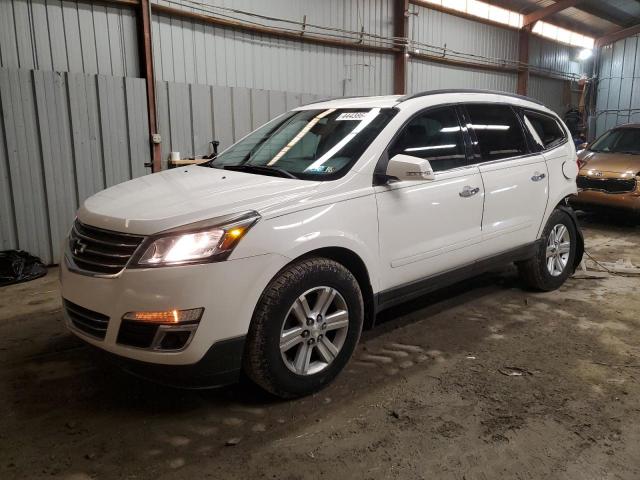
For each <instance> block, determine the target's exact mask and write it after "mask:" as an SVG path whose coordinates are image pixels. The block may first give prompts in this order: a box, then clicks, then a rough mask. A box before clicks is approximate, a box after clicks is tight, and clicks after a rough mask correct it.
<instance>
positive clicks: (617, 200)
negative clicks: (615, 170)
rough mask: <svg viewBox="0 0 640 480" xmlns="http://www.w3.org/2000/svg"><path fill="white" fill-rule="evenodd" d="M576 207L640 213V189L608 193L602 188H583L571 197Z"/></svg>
mask: <svg viewBox="0 0 640 480" xmlns="http://www.w3.org/2000/svg"><path fill="white" fill-rule="evenodd" d="M571 204H572V205H574V206H576V207H581V206H582V207H589V206H594V207H605V208H615V209H622V210H628V211H631V212H636V213H640V189H638V188H636V189H635V190H634V191H632V192H628V193H607V192H604V191H600V190H581V191H580V192H578V195H577V196H574V197H572V198H571Z"/></svg>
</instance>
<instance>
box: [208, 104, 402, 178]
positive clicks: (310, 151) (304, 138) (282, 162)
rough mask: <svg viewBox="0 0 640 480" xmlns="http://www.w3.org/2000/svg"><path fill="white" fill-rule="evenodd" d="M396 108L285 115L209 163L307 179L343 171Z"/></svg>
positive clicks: (291, 113) (308, 111) (306, 111)
mask: <svg viewBox="0 0 640 480" xmlns="http://www.w3.org/2000/svg"><path fill="white" fill-rule="evenodd" d="M395 113H396V111H395V110H393V109H384V108H370V109H353V108H352V109H335V108H329V109H318V110H300V111H293V112H289V113H286V114H284V115H281V116H280V117H278V118H276V119H274V120H272V121H271V122H269V123H267V124H266V125H264V126H262V127H261V128H259V129H258V130H256V131H255V132H253V133H251V134H250V135H248V136H247V137H245V138H244V139H243V140H241V141H240V142H238V143H237V144H235V145H233V146H232V147H231V148H229V149H227V150H225V151H224V152H222V153H221V154H220V155H218V157H217V158H216V159H215V160H213V161H212V162H210V163H209V164H208V165H209V166H212V167H217V168H229V169H233V170H241V171H243V170H244V171H247V172H250V173H259V174H265V175H268V174H270V173H273V172H279V173H280V174H282V175H280V176H287V177H293V178H300V179H305V180H332V179H335V178H339V177H341V176H342V175H344V174H345V173H346V172H347V171H348V170H349V168H351V166H352V165H353V164H354V163H355V162H356V161H357V160H358V158H360V156H361V155H362V153H363V152H364V151H365V149H366V148H367V147H368V146H369V145H370V144H371V142H372V141H373V140H374V139H375V138H376V136H377V135H378V134H379V133H380V131H381V130H382V129H383V128H384V127H385V125H387V123H389V120H391V118H392V117H393V116H394V115H395Z"/></svg>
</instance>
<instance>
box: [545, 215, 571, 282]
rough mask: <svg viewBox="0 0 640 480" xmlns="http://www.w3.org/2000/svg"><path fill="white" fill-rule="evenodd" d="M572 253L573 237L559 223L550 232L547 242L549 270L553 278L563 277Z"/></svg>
mask: <svg viewBox="0 0 640 480" xmlns="http://www.w3.org/2000/svg"><path fill="white" fill-rule="evenodd" d="M570 253H571V235H570V234H569V229H568V228H567V227H566V226H565V225H563V224H561V223H559V224H558V225H556V226H555V227H553V228H552V229H551V232H549V239H548V240H547V256H546V258H547V270H548V271H549V273H550V274H551V276H552V277H558V276H560V275H562V272H564V269H565V268H566V267H567V263H568V262H569V254H570Z"/></svg>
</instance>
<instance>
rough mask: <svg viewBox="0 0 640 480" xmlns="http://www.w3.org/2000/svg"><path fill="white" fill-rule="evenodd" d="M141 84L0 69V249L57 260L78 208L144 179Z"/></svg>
mask: <svg viewBox="0 0 640 480" xmlns="http://www.w3.org/2000/svg"><path fill="white" fill-rule="evenodd" d="M146 112H147V104H146V88H145V82H144V80H142V79H137V78H126V79H125V78H122V77H111V76H102V75H86V74H80V73H75V74H74V73H57V72H47V71H33V70H15V69H7V68H0V117H2V118H1V120H0V126H2V130H0V192H2V193H1V194H0V226H1V228H2V233H1V234H0V242H1V244H0V245H1V247H2V248H4V249H6V248H21V249H24V250H28V251H29V252H31V253H34V254H36V255H38V256H40V257H41V258H42V259H43V260H44V261H45V262H47V263H51V262H57V261H58V260H59V253H60V250H61V241H62V239H63V237H64V235H65V234H66V232H67V231H68V229H69V227H70V225H71V221H72V220H73V217H74V214H75V211H76V210H77V208H78V205H79V204H80V203H82V202H83V201H84V199H86V198H87V197H88V196H90V195H92V194H94V193H95V192H97V191H99V190H102V189H103V188H105V187H107V186H110V185H114V184H116V183H121V182H123V181H125V180H128V179H130V178H133V177H137V176H141V175H144V174H145V173H146V170H147V169H145V167H144V163H145V162H147V161H148V160H149V156H150V152H149V131H148V123H147V113H146Z"/></svg>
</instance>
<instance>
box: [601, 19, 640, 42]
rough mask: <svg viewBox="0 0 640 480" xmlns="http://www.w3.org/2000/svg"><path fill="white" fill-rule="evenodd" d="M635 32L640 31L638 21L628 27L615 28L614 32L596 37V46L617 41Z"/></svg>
mask: <svg viewBox="0 0 640 480" xmlns="http://www.w3.org/2000/svg"><path fill="white" fill-rule="evenodd" d="M637 33H640V23H639V24H638V25H634V26H632V27H629V28H623V29H621V30H616V31H615V32H612V33H610V34H608V35H605V36H603V37H600V38H596V47H603V46H604V45H608V44H610V43H614V42H617V41H618V40H622V39H623V38H627V37H630V36H632V35H636V34H637Z"/></svg>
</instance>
